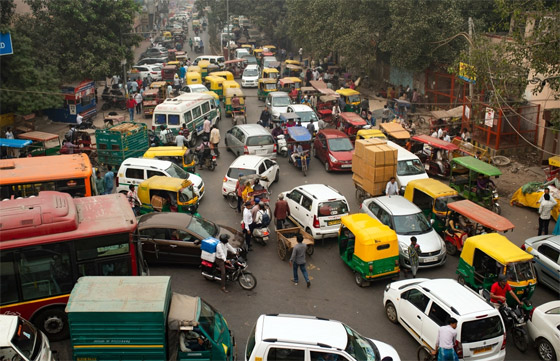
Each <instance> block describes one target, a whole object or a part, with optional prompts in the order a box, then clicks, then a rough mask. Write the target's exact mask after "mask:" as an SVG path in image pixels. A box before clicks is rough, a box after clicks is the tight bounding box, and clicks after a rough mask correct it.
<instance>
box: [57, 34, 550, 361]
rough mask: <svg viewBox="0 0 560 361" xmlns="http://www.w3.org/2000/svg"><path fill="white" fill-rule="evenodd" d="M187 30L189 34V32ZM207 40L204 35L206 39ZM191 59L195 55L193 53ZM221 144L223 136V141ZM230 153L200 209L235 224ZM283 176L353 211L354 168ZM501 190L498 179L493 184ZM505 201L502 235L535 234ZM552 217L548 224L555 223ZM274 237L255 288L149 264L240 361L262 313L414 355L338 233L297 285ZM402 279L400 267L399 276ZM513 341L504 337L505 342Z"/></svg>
mask: <svg viewBox="0 0 560 361" xmlns="http://www.w3.org/2000/svg"><path fill="white" fill-rule="evenodd" d="M191 34H192V33H191ZM204 41H205V43H206V44H209V43H208V42H207V39H206V38H204ZM192 58H193V59H194V57H192ZM244 92H245V94H246V96H247V97H248V98H247V108H248V120H249V123H256V122H257V120H258V117H259V115H260V112H261V111H262V109H263V103H262V102H260V101H258V100H257V98H256V90H255V89H245V90H244ZM230 127H231V119H230V118H225V117H224V118H222V121H221V122H220V124H219V128H220V131H221V134H222V139H223V137H224V135H225V132H226V131H227V130H228V129H230ZM222 145H223V141H222ZM234 159H235V157H234V156H233V154H232V153H229V152H226V151H225V149H222V152H221V157H220V158H219V159H218V167H217V169H216V170H215V171H213V172H210V171H208V170H202V171H200V175H201V176H202V178H203V179H204V182H205V183H206V194H205V196H204V199H203V200H202V203H201V205H200V207H199V212H200V214H201V215H202V216H203V217H206V218H209V219H211V220H213V221H215V222H218V223H222V224H226V225H231V226H233V227H236V228H237V227H239V222H240V219H241V216H240V215H239V214H237V213H235V212H234V211H233V210H232V209H231V208H230V207H229V206H228V204H227V203H226V201H225V199H224V198H223V197H222V195H221V191H220V189H221V184H222V178H223V176H224V174H225V173H226V170H227V168H228V167H229V165H230V164H231V162H233V160H234ZM278 163H279V165H280V180H279V182H278V183H275V184H274V185H273V186H272V188H271V191H272V193H273V197H272V199H273V200H276V198H277V195H278V194H279V193H280V192H282V191H286V190H290V189H292V188H293V187H295V186H298V185H301V184H312V183H324V184H329V185H331V186H332V187H334V188H336V189H338V190H339V191H340V192H341V193H342V194H343V195H345V196H346V198H347V199H348V202H349V204H350V211H351V212H357V211H358V210H359V205H358V204H357V201H356V199H355V197H354V185H353V183H352V177H351V173H326V172H325V170H324V167H323V165H322V164H321V163H320V162H319V161H318V160H317V159H312V161H311V165H310V169H309V173H308V175H307V177H304V176H303V174H302V173H301V171H300V170H298V169H297V168H295V167H294V166H293V165H291V164H289V163H288V161H287V159H286V158H279V159H278ZM497 184H498V188H499V180H498V182H497ZM506 203H507V200H505V199H504V200H503V216H504V217H506V218H509V219H510V220H511V221H512V222H513V223H514V224H515V225H516V227H517V228H516V229H515V230H514V231H513V232H510V233H508V234H507V236H508V238H509V239H510V240H512V241H513V242H514V243H516V244H517V245H521V243H522V242H523V241H524V240H525V239H526V238H527V237H530V236H533V235H536V232H537V231H536V227H537V215H536V212H535V211H534V210H531V209H526V208H517V207H510V206H509V205H507V204H506ZM552 223H553V222H552ZM553 227H554V224H552V225H551V229H552V228H553ZM276 245H277V242H276V237H275V236H274V235H273V236H272V239H271V240H270V242H269V244H268V245H267V246H260V245H255V246H254V251H253V252H251V253H250V254H249V260H248V262H249V269H250V270H251V271H252V272H253V274H254V275H255V276H256V278H257V282H258V284H257V287H256V288H255V289H254V290H253V291H249V292H248V291H244V290H242V289H241V287H240V286H239V285H237V284H232V285H229V287H228V288H229V289H230V291H231V292H230V293H228V294H224V293H222V292H221V291H220V287H219V284H218V283H212V282H208V281H206V280H205V279H204V278H203V277H202V276H201V274H200V270H199V269H198V268H194V267H162V266H151V267H150V272H151V274H152V275H170V276H171V277H172V288H173V291H174V292H179V293H184V294H188V295H197V296H201V297H202V298H204V299H205V300H206V301H208V302H210V303H211V304H212V305H213V306H215V307H216V308H217V309H218V310H219V311H220V312H222V314H223V315H224V316H225V317H226V319H227V321H228V324H229V326H230V328H231V329H232V330H233V331H234V334H235V337H236V340H237V355H238V359H241V360H243V359H244V351H245V344H246V340H247V337H248V335H249V332H250V330H251V328H252V327H253V325H254V324H255V322H256V320H257V318H258V316H259V315H261V314H265V313H293V314H304V315H316V316H321V317H326V318H332V319H336V320H339V321H343V322H345V323H347V324H348V325H350V326H351V327H353V328H354V329H356V330H357V331H358V332H360V333H362V334H363V335H364V336H367V337H371V338H373V339H377V340H381V341H384V342H387V343H389V344H391V345H393V346H394V347H395V348H396V349H397V351H398V353H399V355H400V357H401V359H402V360H415V359H416V349H417V347H418V344H417V343H416V341H415V340H414V339H413V338H412V337H411V336H410V335H409V334H408V333H407V332H406V331H405V330H404V329H403V328H402V327H401V326H399V325H394V324H392V323H390V322H389V321H388V320H387V318H386V316H385V312H384V308H383V305H382V299H383V289H384V287H385V284H386V282H383V281H381V282H378V283H373V285H372V286H371V287H368V288H360V287H358V286H357V285H356V284H355V283H354V277H353V274H352V272H351V271H350V269H349V268H348V267H346V266H345V265H344V264H343V262H342V260H341V259H340V257H339V255H338V249H337V244H336V239H328V240H325V241H324V242H321V241H319V242H317V244H316V248H315V253H314V254H313V256H312V257H310V258H308V271H309V275H310V277H311V288H309V289H307V288H306V286H305V283H300V284H299V285H298V286H294V285H293V284H292V283H291V282H290V278H291V277H292V273H291V268H290V267H289V265H288V262H284V261H281V260H280V259H279V257H278V255H277V253H276ZM457 264H458V258H457V257H448V259H447V263H446V264H445V265H444V266H442V267H438V268H434V269H429V270H421V271H419V275H418V276H419V277H428V278H454V279H455V278H456V275H455V270H456V268H457ZM404 277H406V276H405V274H404V273H401V279H402V278H404ZM557 298H558V295H557V294H555V293H554V292H553V291H551V290H549V289H547V288H544V287H541V286H537V290H536V292H535V294H534V296H533V303H534V304H535V305H536V306H538V305H539V304H542V303H545V302H548V301H551V300H554V299H557ZM509 340H511V338H510V337H508V341H509ZM53 348H54V349H56V350H58V351H59V358H60V359H62V360H64V359H69V356H68V355H69V345H68V342H64V343H55V344H53ZM537 359H538V357H537V354H536V352H535V350H534V349H532V348H531V349H529V350H528V351H527V352H526V353H525V354H521V353H520V352H519V351H518V350H517V349H516V348H515V347H514V346H513V343H512V342H508V344H507V356H506V360H537Z"/></svg>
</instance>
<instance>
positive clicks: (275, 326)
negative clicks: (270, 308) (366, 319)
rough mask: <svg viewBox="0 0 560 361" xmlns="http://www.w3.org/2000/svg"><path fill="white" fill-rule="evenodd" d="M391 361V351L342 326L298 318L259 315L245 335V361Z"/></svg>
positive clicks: (397, 359) (396, 358)
mask: <svg viewBox="0 0 560 361" xmlns="http://www.w3.org/2000/svg"><path fill="white" fill-rule="evenodd" d="M257 360H259V361H262V360H302V361H303V360H313V361H315V360H339V361H342V360H345V361H361V360H393V361H400V357H399V355H398V353H397V351H396V350H395V348H394V347H393V346H391V345H389V344H386V343H384V342H381V341H377V340H372V339H371V338H367V337H364V336H362V335H360V334H359V333H358V332H356V331H354V330H353V329H352V328H350V327H349V326H347V325H345V324H344V323H342V322H339V321H335V320H329V319H326V318H319V317H315V316H300V315H288V314H277V315H260V316H259V318H258V319H257V323H256V324H255V326H254V327H253V330H252V331H251V334H250V335H249V341H248V342H247V347H246V348H245V361H257Z"/></svg>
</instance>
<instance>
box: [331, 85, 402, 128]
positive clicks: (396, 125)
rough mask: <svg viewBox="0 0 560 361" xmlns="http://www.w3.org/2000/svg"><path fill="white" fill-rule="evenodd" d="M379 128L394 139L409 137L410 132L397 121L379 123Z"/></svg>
mask: <svg viewBox="0 0 560 361" xmlns="http://www.w3.org/2000/svg"><path fill="white" fill-rule="evenodd" d="M337 91H338V90H337ZM379 125H380V126H381V128H382V129H383V130H384V131H385V132H386V133H387V135H389V136H391V137H393V138H395V139H408V138H410V132H409V131H408V130H406V129H404V128H403V126H402V125H400V124H399V123H394V122H391V123H381V124H379Z"/></svg>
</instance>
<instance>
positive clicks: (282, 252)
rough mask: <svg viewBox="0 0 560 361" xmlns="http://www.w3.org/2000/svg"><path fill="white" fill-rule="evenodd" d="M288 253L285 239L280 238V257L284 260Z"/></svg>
mask: <svg viewBox="0 0 560 361" xmlns="http://www.w3.org/2000/svg"><path fill="white" fill-rule="evenodd" d="M287 255H288V250H287V249H286V244H285V243H284V241H282V240H280V238H278V257H280V259H281V260H282V261H284V260H285V259H286V256H287Z"/></svg>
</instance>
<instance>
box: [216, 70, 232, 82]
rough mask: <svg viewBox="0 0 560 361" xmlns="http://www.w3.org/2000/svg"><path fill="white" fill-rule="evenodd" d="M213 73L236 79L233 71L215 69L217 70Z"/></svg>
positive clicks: (226, 78) (227, 78)
mask: <svg viewBox="0 0 560 361" xmlns="http://www.w3.org/2000/svg"><path fill="white" fill-rule="evenodd" d="M212 75H213V76H219V77H221V78H224V80H234V76H233V73H232V72H231V71H227V70H222V71H215V72H213V73H212Z"/></svg>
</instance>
